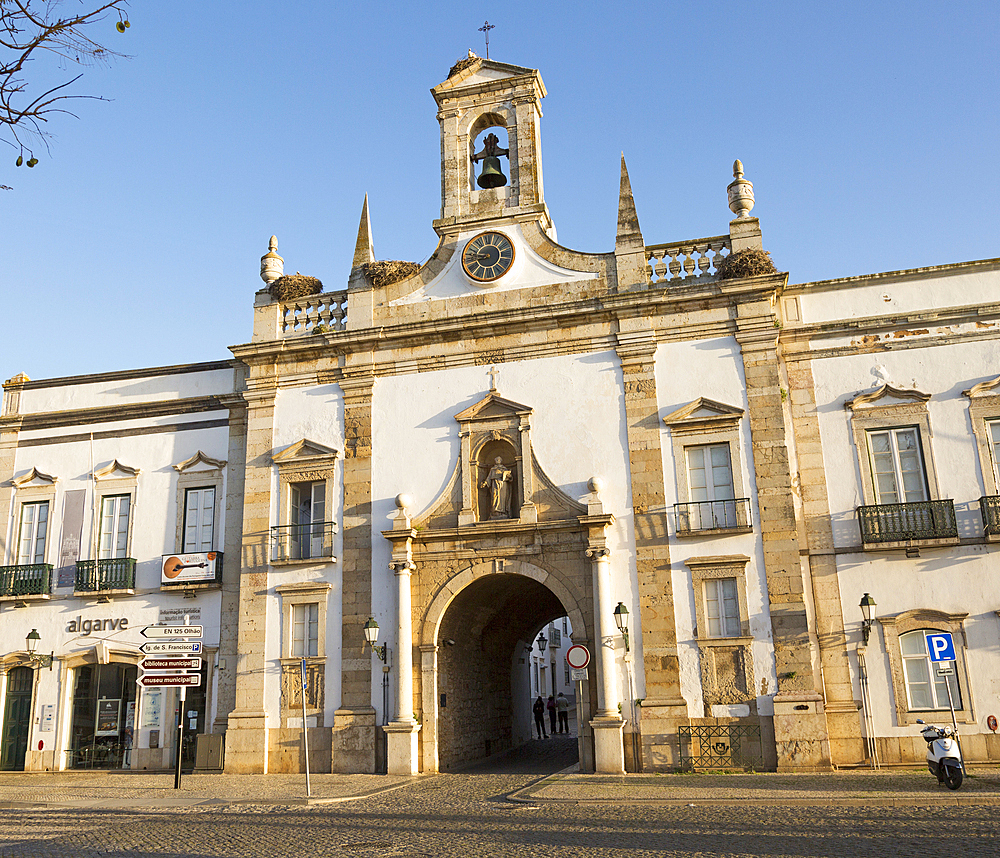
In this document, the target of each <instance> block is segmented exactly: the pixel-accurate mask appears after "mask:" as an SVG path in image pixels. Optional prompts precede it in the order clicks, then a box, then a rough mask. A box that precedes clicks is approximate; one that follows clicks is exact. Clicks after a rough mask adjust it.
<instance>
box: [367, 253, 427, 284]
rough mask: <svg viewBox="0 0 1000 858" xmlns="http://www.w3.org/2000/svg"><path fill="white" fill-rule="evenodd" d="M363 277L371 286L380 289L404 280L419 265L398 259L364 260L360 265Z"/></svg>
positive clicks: (418, 268) (417, 269)
mask: <svg viewBox="0 0 1000 858" xmlns="http://www.w3.org/2000/svg"><path fill="white" fill-rule="evenodd" d="M361 270H362V271H363V272H364V275H365V277H367V278H368V280H369V281H370V282H371V284H372V286H375V287H376V288H379V289H381V288H382V287H383V286H388V285H390V284H391V283H398V282H399V281H400V280H405V279H406V278H407V277H409V276H410V275H411V274H416V273H417V272H418V271H419V270H420V266H419V265H417V263H416V262H401V261H400V260H398V259H382V260H379V261H378V262H366V263H365V264H364V265H362V266H361Z"/></svg>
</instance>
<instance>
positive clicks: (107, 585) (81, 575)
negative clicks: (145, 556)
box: [73, 557, 135, 593]
mask: <svg viewBox="0 0 1000 858" xmlns="http://www.w3.org/2000/svg"><path fill="white" fill-rule="evenodd" d="M73 589H74V591H75V592H77V593H99V592H101V591H102V590H134V589H135V558H133V557H116V558H114V559H112V560H77V561H76V584H75V585H74V587H73Z"/></svg>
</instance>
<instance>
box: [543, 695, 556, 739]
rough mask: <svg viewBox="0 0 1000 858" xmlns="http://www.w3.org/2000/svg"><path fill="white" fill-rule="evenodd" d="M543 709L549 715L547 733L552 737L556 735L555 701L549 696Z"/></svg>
mask: <svg viewBox="0 0 1000 858" xmlns="http://www.w3.org/2000/svg"><path fill="white" fill-rule="evenodd" d="M545 708H546V710H548V713H549V732H550V733H551V734H552V735H553V736H554V735H555V734H556V699H555V697H553V696H552V695H551V694H550V695H549V699H548V700H547V701H546V702H545Z"/></svg>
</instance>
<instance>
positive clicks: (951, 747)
mask: <svg viewBox="0 0 1000 858" xmlns="http://www.w3.org/2000/svg"><path fill="white" fill-rule="evenodd" d="M917 723H918V724H923V723H924V722H923V721H921V720H919V719H918V720H917ZM920 735H921V736H922V737H923V739H924V741H925V742H926V743H927V768H928V770H929V771H930V773H931V774H932V775H934V776H935V777H936V778H937V779H938V783H939V784H940V783H944V784H947V785H948V789H958V788H959V787H960V786H961V785H962V749H961V748H960V747H959V745H958V742H957V741H956V740H955V734H954V732H953V731H952V729H951V727H935V726H933V725H932V724H927V725H926V726H925V727H924V729H923V730H921V731H920Z"/></svg>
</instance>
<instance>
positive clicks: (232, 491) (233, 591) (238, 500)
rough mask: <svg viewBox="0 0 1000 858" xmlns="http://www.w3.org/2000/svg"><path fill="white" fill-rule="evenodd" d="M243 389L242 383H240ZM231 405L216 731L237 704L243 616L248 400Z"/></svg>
mask: <svg viewBox="0 0 1000 858" xmlns="http://www.w3.org/2000/svg"><path fill="white" fill-rule="evenodd" d="M237 389H239V385H237ZM225 404H226V406H227V407H228V408H229V454H228V457H227V458H228V464H227V467H226V495H225V503H226V517H225V521H226V528H225V534H224V537H223V540H224V541H223V548H222V550H223V566H222V607H221V616H220V618H219V673H218V677H219V679H218V704H217V706H216V715H215V723H214V724H213V725H212V732H213V733H224V732H226V725H227V722H228V717H229V713H230V712H232V711H233V709H235V708H236V664H237V658H238V655H237V652H238V648H237V642H238V637H239V619H240V610H239V607H240V578H241V575H240V572H241V564H240V556H241V553H242V552H241V549H242V547H243V495H244V484H245V481H246V461H247V403H246V400H244V399H243V397H242V396H240V395H238V394H237V395H234V396H232V397H228V398H227V399H226V400H225Z"/></svg>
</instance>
